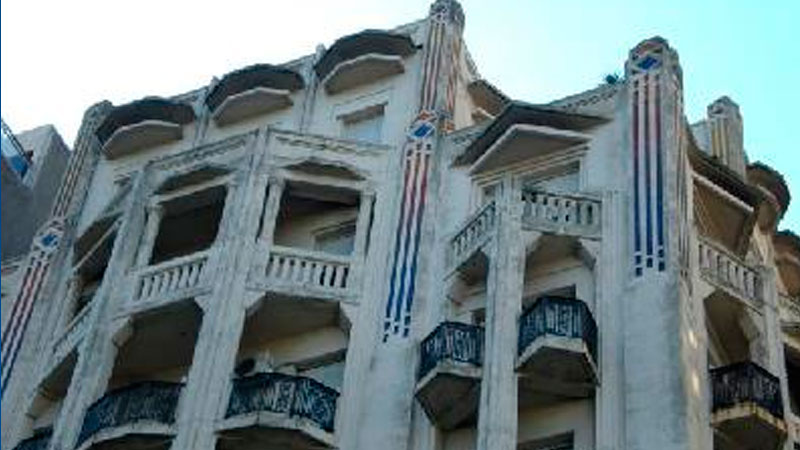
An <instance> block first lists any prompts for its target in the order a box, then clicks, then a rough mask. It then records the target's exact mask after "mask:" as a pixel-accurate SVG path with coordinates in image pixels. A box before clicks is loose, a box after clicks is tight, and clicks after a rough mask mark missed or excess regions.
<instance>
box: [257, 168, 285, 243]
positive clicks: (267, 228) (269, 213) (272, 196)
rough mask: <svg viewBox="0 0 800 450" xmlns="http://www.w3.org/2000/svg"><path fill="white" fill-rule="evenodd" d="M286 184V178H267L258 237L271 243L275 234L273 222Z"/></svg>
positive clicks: (274, 222)
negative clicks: (265, 201) (265, 198)
mask: <svg viewBox="0 0 800 450" xmlns="http://www.w3.org/2000/svg"><path fill="white" fill-rule="evenodd" d="M285 186H286V180H284V179H283V178H280V177H272V178H270V180H269V194H268V196H267V204H266V205H265V206H264V213H263V214H262V216H261V233H260V234H259V238H260V239H261V240H262V241H264V242H266V243H267V244H269V245H271V244H272V241H273V235H274V234H275V224H276V222H277V220H278V212H279V211H280V208H281V198H282V197H283V190H284V187H285Z"/></svg>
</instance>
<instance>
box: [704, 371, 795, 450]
mask: <svg viewBox="0 0 800 450" xmlns="http://www.w3.org/2000/svg"><path fill="white" fill-rule="evenodd" d="M710 376H711V391H712V399H713V404H712V409H711V410H712V417H711V422H712V424H713V426H714V428H715V430H716V433H717V435H718V437H720V438H721V439H717V440H718V441H719V444H720V445H719V446H720V447H721V448H722V449H723V450H724V449H728V448H732V449H733V448H758V449H763V450H771V449H777V448H779V447H780V446H781V445H782V444H783V442H784V440H785V439H786V434H787V430H786V422H785V421H784V419H783V401H782V397H781V387H780V381H779V380H778V378H777V377H775V376H774V375H772V374H770V373H769V372H767V371H766V370H765V369H763V368H761V367H759V366H758V365H757V364H755V363H752V362H742V363H737V364H732V365H729V366H724V367H719V368H716V369H712V370H711V374H710Z"/></svg>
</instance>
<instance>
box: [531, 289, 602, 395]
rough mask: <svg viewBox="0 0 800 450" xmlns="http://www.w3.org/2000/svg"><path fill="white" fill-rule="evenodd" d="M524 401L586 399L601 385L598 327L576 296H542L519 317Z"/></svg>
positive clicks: (587, 308)
mask: <svg viewBox="0 0 800 450" xmlns="http://www.w3.org/2000/svg"><path fill="white" fill-rule="evenodd" d="M518 355H519V356H518V360H517V371H518V372H519V374H520V396H521V397H520V398H521V400H520V402H521V403H522V404H531V405H539V404H544V403H547V402H550V401H554V400H558V399H564V398H567V399H568V398H585V397H589V396H591V395H592V393H593V392H594V388H595V385H596V384H597V381H598V377H597V324H596V323H595V321H594V317H592V313H591V311H590V310H589V307H588V306H586V303H584V302H583V301H581V300H579V299H576V298H567V297H540V298H538V299H537V300H536V301H535V302H534V303H533V305H531V307H530V308H528V309H527V310H526V311H525V312H523V313H522V316H520V319H519V340H518Z"/></svg>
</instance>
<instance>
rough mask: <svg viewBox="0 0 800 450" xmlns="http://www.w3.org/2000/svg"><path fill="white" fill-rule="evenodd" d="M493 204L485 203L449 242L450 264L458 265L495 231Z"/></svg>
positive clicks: (495, 210)
mask: <svg viewBox="0 0 800 450" xmlns="http://www.w3.org/2000/svg"><path fill="white" fill-rule="evenodd" d="M496 216H497V207H496V206H495V202H489V203H487V204H486V205H485V206H484V207H483V208H481V209H479V210H478V212H476V213H475V214H473V215H472V217H471V218H470V219H469V220H468V221H467V223H466V224H464V226H463V227H461V230H460V231H459V232H458V233H456V235H455V236H453V238H452V239H451V241H450V262H451V264H452V265H458V263H460V262H461V261H462V260H464V259H466V258H468V257H469V256H470V255H471V254H472V252H474V251H475V250H476V249H477V248H478V247H480V246H481V245H483V244H484V243H485V242H486V241H487V240H488V238H489V236H490V235H491V232H492V231H494V229H495V224H496V222H497V220H496V219H497V217H496Z"/></svg>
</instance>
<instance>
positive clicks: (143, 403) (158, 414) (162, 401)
mask: <svg viewBox="0 0 800 450" xmlns="http://www.w3.org/2000/svg"><path fill="white" fill-rule="evenodd" d="M182 388H183V384H180V383H168V382H161V381H146V382H142V383H137V384H133V385H130V386H127V387H124V388H121V389H116V390H114V391H111V392H109V393H107V394H106V395H104V396H103V397H102V398H101V399H100V400H98V401H97V402H95V403H94V404H93V405H92V406H90V407H89V409H88V410H87V411H86V415H85V416H84V418H83V426H82V427H81V432H80V435H79V436H78V448H79V449H88V448H91V447H93V446H94V445H95V444H99V443H101V442H109V441H112V440H113V441H115V443H118V444H125V445H146V444H149V445H150V447H149V448H164V449H166V448H168V447H169V440H170V439H171V437H172V436H174V434H175V431H174V429H173V423H174V422H175V411H176V409H177V407H178V399H179V398H180V395H181V389H182Z"/></svg>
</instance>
